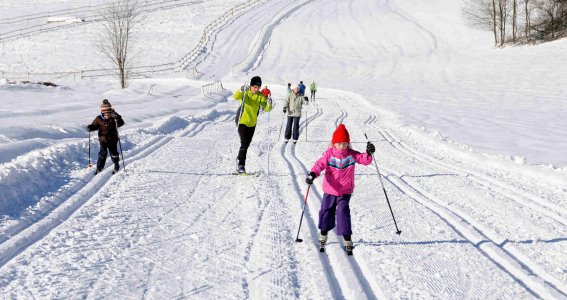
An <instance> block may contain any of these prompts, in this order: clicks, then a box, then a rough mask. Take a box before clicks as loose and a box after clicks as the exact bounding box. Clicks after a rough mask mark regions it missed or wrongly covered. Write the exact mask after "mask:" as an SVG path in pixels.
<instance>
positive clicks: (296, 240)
mask: <svg viewBox="0 0 567 300" xmlns="http://www.w3.org/2000/svg"><path fill="white" fill-rule="evenodd" d="M295 242H296V243H301V242H303V240H302V239H295Z"/></svg>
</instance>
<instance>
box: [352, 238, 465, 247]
mask: <svg viewBox="0 0 567 300" xmlns="http://www.w3.org/2000/svg"><path fill="white" fill-rule="evenodd" d="M357 244H358V245H365V246H370V247H380V246H408V245H437V244H470V241H467V240H433V241H414V242H406V241H399V242H398V241H358V242H357Z"/></svg>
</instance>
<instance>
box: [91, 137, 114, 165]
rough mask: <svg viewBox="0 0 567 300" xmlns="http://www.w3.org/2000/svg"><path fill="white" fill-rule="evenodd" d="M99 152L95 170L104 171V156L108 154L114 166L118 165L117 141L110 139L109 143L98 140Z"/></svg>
mask: <svg viewBox="0 0 567 300" xmlns="http://www.w3.org/2000/svg"><path fill="white" fill-rule="evenodd" d="M99 141H100V151H99V152H98V161H97V162H96V168H97V170H102V169H104V164H105V163H106V156H107V155H108V152H110V159H111V160H112V162H113V163H114V164H118V162H119V161H120V157H119V156H118V140H114V139H111V140H110V141H106V140H99Z"/></svg>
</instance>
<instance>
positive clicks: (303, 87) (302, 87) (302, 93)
mask: <svg viewBox="0 0 567 300" xmlns="http://www.w3.org/2000/svg"><path fill="white" fill-rule="evenodd" d="M297 86H298V87H299V95H301V96H305V84H303V81H300V82H299V84H298V85H297Z"/></svg>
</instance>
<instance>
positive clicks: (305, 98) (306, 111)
mask: <svg viewBox="0 0 567 300" xmlns="http://www.w3.org/2000/svg"><path fill="white" fill-rule="evenodd" d="M303 99H304V100H306V101H307V109H306V110H305V141H306V142H307V124H309V98H307V97H303Z"/></svg>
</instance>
